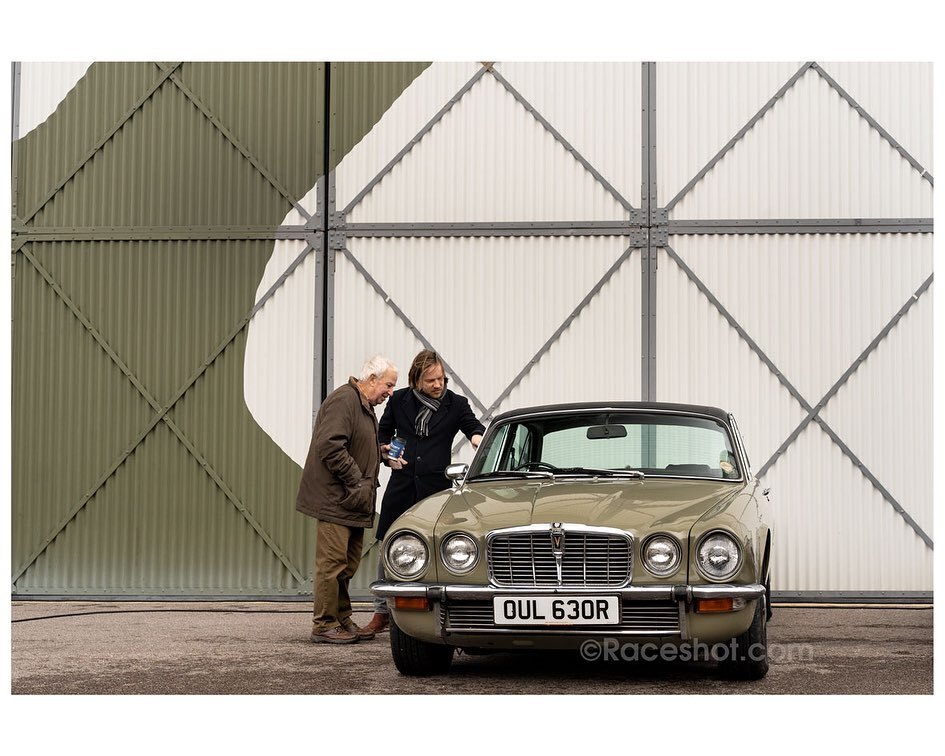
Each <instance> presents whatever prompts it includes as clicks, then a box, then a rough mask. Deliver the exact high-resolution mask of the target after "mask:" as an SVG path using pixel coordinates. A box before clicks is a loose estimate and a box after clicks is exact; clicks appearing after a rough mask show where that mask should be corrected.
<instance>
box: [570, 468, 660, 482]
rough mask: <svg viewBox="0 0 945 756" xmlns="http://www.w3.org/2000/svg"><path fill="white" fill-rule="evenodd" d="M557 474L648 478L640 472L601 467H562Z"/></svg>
mask: <svg viewBox="0 0 945 756" xmlns="http://www.w3.org/2000/svg"><path fill="white" fill-rule="evenodd" d="M557 472H558V474H559V475H561V474H564V475H599V476H602V477H605V478H639V479H640V480H643V479H644V478H645V477H646V475H644V474H643V473H642V472H640V471H639V470H608V469H606V468H600V467H562V468H561V469H560V470H558V471H557Z"/></svg>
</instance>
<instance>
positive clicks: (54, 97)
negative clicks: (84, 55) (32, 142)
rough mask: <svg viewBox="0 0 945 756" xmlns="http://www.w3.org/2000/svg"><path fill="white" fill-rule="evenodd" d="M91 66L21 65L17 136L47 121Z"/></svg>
mask: <svg viewBox="0 0 945 756" xmlns="http://www.w3.org/2000/svg"><path fill="white" fill-rule="evenodd" d="M91 65H92V64H91V63H21V64H20V111H19V132H18V136H19V137H23V136H25V135H26V134H27V133H28V132H29V131H32V130H33V129H35V128H36V127H37V126H39V124H41V123H42V122H43V121H45V120H46V119H47V118H49V116H50V115H52V114H53V112H55V110H56V108H57V107H58V106H59V103H60V102H62V100H63V99H64V98H65V96H66V95H67V94H69V91H70V90H71V89H72V88H73V87H74V86H75V85H76V83H77V82H78V81H79V79H81V78H82V77H83V76H85V72H86V71H88V70H89V66H91Z"/></svg>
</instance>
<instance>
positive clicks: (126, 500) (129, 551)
mask: <svg viewBox="0 0 945 756" xmlns="http://www.w3.org/2000/svg"><path fill="white" fill-rule="evenodd" d="M63 565H70V566H71V569H70V570H69V571H68V572H65V571H64V570H63V569H62V566H63ZM291 584H292V580H291V578H290V576H289V575H288V573H287V572H286V570H285V569H284V567H283V566H282V565H281V564H280V562H279V561H278V559H277V558H276V557H275V556H274V555H273V554H272V553H271V551H270V550H269V549H268V548H267V547H266V545H265V544H264V543H263V542H262V541H261V540H260V539H259V538H258V537H257V536H256V533H255V531H254V530H253V529H252V527H250V525H249V524H248V523H247V522H246V520H245V519H244V518H243V517H242V516H241V515H240V514H239V512H238V511H237V510H236V509H235V508H234V507H233V506H232V505H231V504H230V502H229V501H228V500H227V499H226V498H225V497H224V496H223V494H222V493H220V491H219V490H218V489H217V487H216V486H215V485H214V483H213V481H212V480H211V479H210V478H209V477H207V475H206V473H205V472H204V471H203V469H202V468H201V467H200V465H199V464H198V463H197V462H196V461H195V460H194V459H193V458H192V457H191V456H190V455H189V454H188V452H187V451H186V449H185V448H184V446H183V445H182V444H181V443H180V442H179V441H178V439H177V438H176V437H175V436H174V435H173V434H172V433H171V431H170V430H169V429H168V428H167V426H165V425H164V424H163V423H162V424H160V425H158V426H157V427H156V428H155V429H154V432H153V433H152V434H151V435H149V436H148V438H147V439H146V440H145V441H144V443H142V444H141V445H140V446H139V447H138V449H137V450H136V451H135V453H134V454H133V455H132V456H131V458H130V459H129V460H128V462H127V463H126V465H124V466H123V467H122V468H121V470H119V471H118V472H117V473H116V475H115V476H114V477H113V478H112V479H111V480H110V481H109V482H108V484H107V485H106V486H105V487H104V488H102V490H101V491H100V492H99V494H97V495H96V496H95V497H94V498H93V499H92V500H91V501H90V502H89V503H88V505H87V506H86V507H85V508H84V509H83V510H82V511H81V512H80V513H79V514H78V515H77V516H76V517H75V519H74V520H73V521H72V522H70V523H69V525H68V526H67V527H66V528H65V529H64V530H63V531H62V533H61V534H60V535H59V537H58V538H56V540H55V541H54V542H53V544H52V545H51V546H50V547H49V548H48V549H47V550H46V551H45V552H44V553H43V554H42V556H41V557H40V558H39V559H38V560H37V562H36V564H35V566H34V567H33V568H32V569H31V570H30V571H29V572H28V573H27V575H26V576H24V578H23V579H21V581H20V582H19V584H18V588H19V589H20V590H21V591H22V592H24V593H31V594H43V593H48V594H61V593H88V594H91V595H97V594H110V593H114V594H121V593H133V594H141V595H161V594H167V595H181V594H204V593H211V594H212V593H220V594H236V595H239V594H240V593H253V592H255V590H254V589H253V586H258V585H266V586H269V587H270V588H271V589H273V590H275V591H283V590H285V589H287V588H288V587H289V586H290V585H291ZM77 588H78V590H77Z"/></svg>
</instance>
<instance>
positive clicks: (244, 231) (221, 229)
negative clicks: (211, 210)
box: [13, 226, 317, 242]
mask: <svg viewBox="0 0 945 756" xmlns="http://www.w3.org/2000/svg"><path fill="white" fill-rule="evenodd" d="M13 233H14V235H15V236H18V237H26V238H29V239H30V240H31V241H36V242H63V241H152V240H158V241H190V240H195V241H216V240H221V241H230V240H240V239H247V240H253V239H273V240H274V239H303V240H310V239H311V237H312V235H313V234H314V233H317V232H315V231H312V229H310V228H306V227H305V226H276V227H275V228H274V227H272V226H79V227H71V228H70V227H64V226H55V227H53V226H47V227H32V226H26V227H24V226H14V227H13Z"/></svg>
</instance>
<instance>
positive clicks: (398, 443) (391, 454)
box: [387, 436, 407, 459]
mask: <svg viewBox="0 0 945 756" xmlns="http://www.w3.org/2000/svg"><path fill="white" fill-rule="evenodd" d="M406 444H407V441H406V440H405V439H403V438H401V437H400V436H394V437H393V438H392V439H391V441H390V450H389V451H388V452H387V458H388V459H400V458H401V456H402V455H403V453H404V446H406Z"/></svg>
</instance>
